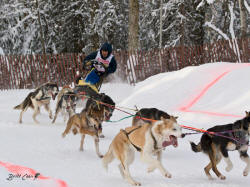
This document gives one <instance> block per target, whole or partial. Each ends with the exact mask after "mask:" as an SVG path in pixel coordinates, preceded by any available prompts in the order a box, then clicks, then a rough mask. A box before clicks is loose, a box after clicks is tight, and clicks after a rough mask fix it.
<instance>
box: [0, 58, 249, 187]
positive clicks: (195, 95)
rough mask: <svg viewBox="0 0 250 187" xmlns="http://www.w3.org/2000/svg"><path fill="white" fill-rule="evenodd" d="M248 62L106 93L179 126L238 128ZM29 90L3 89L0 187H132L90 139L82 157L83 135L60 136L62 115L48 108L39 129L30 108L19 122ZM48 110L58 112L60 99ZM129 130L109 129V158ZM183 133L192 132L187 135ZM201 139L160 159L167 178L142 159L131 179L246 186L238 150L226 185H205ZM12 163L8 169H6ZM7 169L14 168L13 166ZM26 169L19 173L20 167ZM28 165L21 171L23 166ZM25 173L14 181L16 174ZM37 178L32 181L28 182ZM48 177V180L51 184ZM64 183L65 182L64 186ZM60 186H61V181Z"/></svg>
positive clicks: (177, 185) (154, 184)
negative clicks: (53, 114)
mask: <svg viewBox="0 0 250 187" xmlns="http://www.w3.org/2000/svg"><path fill="white" fill-rule="evenodd" d="M249 80H250V64H231V63H211V64H204V65H202V66H196V67H187V68H184V69H182V70H180V71H175V72H169V73H162V74H158V75H155V76H152V77H150V78H148V79H147V80H145V81H143V82H140V83H138V84H137V85H136V86H130V85H127V84H122V83H109V84H105V85H103V87H102V90H101V92H105V93H106V94H108V95H110V96H111V97H112V98H113V100H114V101H116V104H117V106H118V107H125V109H124V108H122V110H125V111H127V112H129V113H132V114H134V111H133V110H129V109H130V108H134V106H135V105H136V106H137V107H138V108H143V107H156V108H158V109H161V110H164V111H166V112H168V113H169V114H172V115H176V116H179V118H178V122H179V123H180V124H181V125H186V126H192V127H196V128H204V129H207V128H209V127H211V126H214V125H219V124H226V123H228V122H234V121H236V120H237V119H240V118H242V117H243V116H244V115H245V111H246V110H247V111H249V110H250V86H249ZM29 92H30V90H9V91H0V103H1V105H0V115H1V117H0V150H1V151H0V186H1V187H8V186H11V187H12V186H14V187H30V186H32V187H33V186H36V187H37V186H39V187H40V186H46V187H50V186H53V187H54V186H61V187H63V186H64V187H66V186H69V187H82V186H87V187H89V186H91V187H110V186H119V187H126V186H130V185H129V184H128V183H127V182H125V181H124V180H123V179H122V177H121V176H120V173H119V171H118V168H117V165H118V161H114V162H113V163H111V164H110V165H109V170H108V172H106V171H105V170H104V169H103V167H102V164H101V159H99V158H98V157H97V155H96V153H95V149H94V142H93V139H92V138H91V137H87V138H86V140H85V145H84V151H83V152H80V151H79V146H80V135H76V136H74V135H73V134H70V135H68V136H66V137H65V138H64V139H63V138H62V137H61V134H62V132H63V131H64V128H65V123H64V122H63V118H62V117H61V116H59V117H58V118H57V121H56V123H55V124H51V120H50V119H49V117H48V114H47V113H46V111H45V110H43V109H42V110H41V114H40V115H38V116H37V119H38V121H40V124H38V125H37V124H34V122H33V120H32V117H31V116H32V110H30V109H29V110H28V111H27V112H26V113H24V116H23V124H21V125H20V124H19V123H18V117H19V112H20V111H18V110H13V107H14V106H15V105H17V104H19V103H21V102H22V100H23V99H24V98H25V97H26V95H27V94H28V93H29ZM51 107H52V109H53V111H54V109H55V101H53V102H52V104H51ZM127 115H128V114H126V113H124V112H121V111H119V110H115V112H114V114H113V117H112V118H111V120H113V121H116V120H119V119H121V118H123V117H126V116H127ZM130 125H131V118H128V119H126V120H123V121H120V122H114V123H104V124H103V133H104V135H105V138H104V139H101V141H100V151H101V153H103V154H104V153H106V151H107V149H108V146H109V144H110V143H111V141H112V139H113V138H114V136H115V135H116V134H117V133H118V132H119V130H120V129H121V128H125V127H128V126H130ZM183 132H190V131H187V130H183ZM200 136H201V135H200V134H198V135H190V136H186V137H185V138H184V139H180V140H179V147H178V148H173V147H171V146H170V147H167V148H166V150H165V151H164V153H163V165H164V166H165V168H166V169H167V170H168V171H169V172H170V173H171V174H172V178H171V179H168V178H164V177H163V176H162V175H161V174H160V172H159V171H157V170H156V171H154V172H153V173H147V171H146V169H147V166H146V165H145V164H144V163H142V162H141V161H140V159H139V153H136V158H135V161H134V163H133V164H132V166H131V168H130V171H131V175H132V177H133V178H134V179H135V180H137V181H139V182H141V183H142V185H143V186H145V187H184V186H185V187H202V186H204V187H236V186H239V187H249V185H250V174H249V175H248V176H247V177H243V175H242V173H243V169H244V167H245V163H243V162H242V161H241V160H240V158H239V154H238V152H236V151H235V152H230V157H231V160H232V162H233V164H234V168H233V170H232V171H231V172H229V173H228V172H226V171H225V166H226V164H225V162H224V161H222V162H221V163H220V164H219V167H218V168H219V170H220V171H221V172H222V173H223V174H224V175H225V176H226V177H227V179H226V180H225V181H222V180H219V179H217V178H216V177H215V175H214V174H213V173H212V172H211V173H212V174H213V176H214V178H215V180H208V179H207V177H206V176H205V174H204V170H203V168H204V167H205V166H206V164H207V163H208V158H207V156H206V155H204V154H203V153H194V152H192V151H191V149H190V145H189V141H190V140H191V141H194V142H196V143H197V142H198V141H199V138H200ZM6 164H7V165H6ZM8 164H9V165H8ZM20 167H21V169H20ZM22 167H23V168H22ZM28 168H31V169H32V172H33V173H40V176H43V178H38V179H36V180H34V178H27V176H26V177H24V179H25V180H22V177H23V175H24V174H29V173H32V172H31V171H30V170H29V169H28ZM18 173H20V175H21V177H18V176H16V178H14V179H12V180H7V178H9V177H10V176H11V174H18ZM31 177H32V176H31ZM46 177H47V178H46ZM63 181H64V182H65V183H64V182H63ZM59 182H61V183H59Z"/></svg>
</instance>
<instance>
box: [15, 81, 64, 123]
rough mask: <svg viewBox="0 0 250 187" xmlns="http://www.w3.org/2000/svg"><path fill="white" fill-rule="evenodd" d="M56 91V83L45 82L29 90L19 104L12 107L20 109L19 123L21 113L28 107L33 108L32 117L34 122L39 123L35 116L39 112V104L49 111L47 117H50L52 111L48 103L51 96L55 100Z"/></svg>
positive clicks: (20, 121)
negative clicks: (31, 90)
mask: <svg viewBox="0 0 250 187" xmlns="http://www.w3.org/2000/svg"><path fill="white" fill-rule="evenodd" d="M58 91H59V89H58V86H57V84H56V83H51V82H47V83H45V84H43V85H41V86H40V87H38V88H36V90H35V91H34V92H30V93H29V94H28V96H27V97H26V98H25V99H24V101H23V102H22V103H21V104H19V105H17V106H15V107H14V109H19V110H21V113H20V117H19V123H22V117H23V113H24V112H25V111H26V110H27V109H28V108H32V109H33V110H34V113H33V115H32V118H33V120H34V121H35V122H36V123H39V122H38V121H37V120H36V116H37V114H39V113H40V107H41V106H44V107H45V109H46V110H47V111H48V112H49V117H50V118H51V119H52V111H51V109H50V106H49V104H50V100H51V98H52V99H53V100H55V98H56V95H57V94H58Z"/></svg>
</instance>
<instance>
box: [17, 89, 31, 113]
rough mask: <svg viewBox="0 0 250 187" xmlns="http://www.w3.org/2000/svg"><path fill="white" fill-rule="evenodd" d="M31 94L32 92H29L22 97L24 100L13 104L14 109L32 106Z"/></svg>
mask: <svg viewBox="0 0 250 187" xmlns="http://www.w3.org/2000/svg"><path fill="white" fill-rule="evenodd" d="M32 94H33V93H32V92H31V93H29V95H28V96H27V97H26V98H25V99H24V101H23V102H22V103H21V104H19V105H17V106H15V107H14V109H15V110H24V109H26V108H28V107H29V106H31V107H32V108H33V104H32V101H31V99H30V97H31V96H32Z"/></svg>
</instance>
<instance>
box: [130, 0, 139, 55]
mask: <svg viewBox="0 0 250 187" xmlns="http://www.w3.org/2000/svg"><path fill="white" fill-rule="evenodd" d="M138 48H139V1H138V0H129V35H128V49H129V51H131V50H134V49H138Z"/></svg>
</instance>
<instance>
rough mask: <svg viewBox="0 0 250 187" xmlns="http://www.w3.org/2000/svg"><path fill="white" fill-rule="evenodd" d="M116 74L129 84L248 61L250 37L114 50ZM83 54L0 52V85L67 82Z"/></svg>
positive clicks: (19, 87)
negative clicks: (187, 69) (190, 69)
mask: <svg viewBox="0 0 250 187" xmlns="http://www.w3.org/2000/svg"><path fill="white" fill-rule="evenodd" d="M114 55H115V58H116V61H117V62H118V66H117V72H116V74H117V75H118V76H120V77H121V78H122V79H123V80H125V81H127V82H128V83H130V84H134V83H136V82H139V81H142V80H144V79H146V78H148V77H150V76H152V75H155V74H158V73H161V72H168V71H174V70H179V69H181V68H184V67H186V66H195V65H200V64H204V63H211V62H233V63H236V62H250V38H245V39H237V40H221V41H218V42H216V43H213V44H205V45H201V46H179V47H172V48H166V49H161V50H159V49H155V50H149V51H142V50H137V51H132V52H128V51H115V52H114ZM83 58H84V55H83V54H56V55H54V54H49V55H5V56H1V55H0V89H1V90H6V89H23V88H25V89H32V88H35V87H37V86H39V85H41V84H42V83H45V82H47V81H53V82H56V83H58V85H59V86H63V85H70V84H71V83H72V82H74V80H75V74H76V71H77V70H78V71H79V72H81V71H82V60H83Z"/></svg>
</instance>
